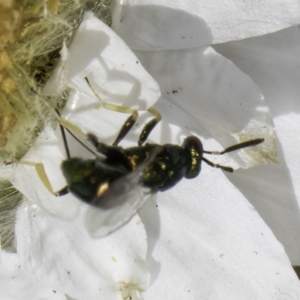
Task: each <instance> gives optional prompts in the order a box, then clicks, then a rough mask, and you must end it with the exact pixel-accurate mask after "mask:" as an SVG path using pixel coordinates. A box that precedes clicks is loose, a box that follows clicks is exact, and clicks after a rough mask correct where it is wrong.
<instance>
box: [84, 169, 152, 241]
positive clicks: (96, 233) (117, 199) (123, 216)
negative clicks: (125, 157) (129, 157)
mask: <svg viewBox="0 0 300 300" xmlns="http://www.w3.org/2000/svg"><path fill="white" fill-rule="evenodd" d="M141 176H142V172H141V171H138V172H131V173H129V174H127V175H125V176H124V177H122V178H120V179H118V180H116V181H115V182H113V183H112V184H111V185H110V187H109V190H108V191H107V192H106V193H105V195H103V196H101V197H99V198H98V199H95V201H99V202H100V201H101V206H89V208H88V209H87V211H86V215H85V225H86V228H87V230H88V231H89V232H90V234H91V235H92V236H93V237H102V236H105V235H108V234H109V233H111V232H113V231H115V230H116V229H118V228H120V227H121V226H123V225H124V224H126V223H127V222H128V221H129V220H130V219H131V218H132V217H133V216H134V215H135V214H136V213H137V211H138V210H139V209H140V208H141V207H142V206H143V204H144V203H145V202H146V200H147V199H148V198H149V196H150V195H149V194H150V193H149V191H150V190H149V189H145V188H144V187H142V186H141V185H139V180H140V177H141ZM147 194H148V195H147ZM95 204H96V203H95Z"/></svg>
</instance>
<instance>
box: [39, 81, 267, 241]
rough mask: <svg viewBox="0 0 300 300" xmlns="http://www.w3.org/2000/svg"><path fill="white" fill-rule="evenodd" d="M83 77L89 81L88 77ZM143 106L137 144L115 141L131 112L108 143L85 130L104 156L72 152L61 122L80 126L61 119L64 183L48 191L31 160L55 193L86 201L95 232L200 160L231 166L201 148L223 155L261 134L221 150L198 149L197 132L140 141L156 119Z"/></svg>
mask: <svg viewBox="0 0 300 300" xmlns="http://www.w3.org/2000/svg"><path fill="white" fill-rule="evenodd" d="M86 81H87V83H88V84H89V86H90V83H89V81H88V79H87V78H86ZM90 87H91V86H90ZM91 88H92V87H91ZM95 95H96V94H95ZM106 108H109V109H113V110H116V111H121V112H128V111H127V110H126V109H125V108H124V107H117V106H112V107H111V106H109V105H108V104H106ZM148 111H149V112H151V113H152V114H153V115H154V116H155V118H154V119H153V120H152V121H150V122H148V123H146V125H145V126H144V128H143V130H142V132H141V134H140V137H139V139H138V146H135V147H130V148H122V147H120V146H118V144H119V142H120V141H121V140H122V139H123V138H124V136H125V135H126V134H127V133H128V131H129V130H130V129H131V128H132V126H133V124H134V122H135V120H136V114H135V113H134V112H133V113H132V115H131V116H130V117H129V118H128V119H127V120H126V122H125V124H124V125H123V127H122V128H121V130H120V132H119V134H118V136H117V138H116V140H115V141H114V143H113V144H112V145H107V144H104V143H101V142H98V139H97V137H96V136H94V135H93V134H88V135H85V137H86V138H87V140H88V141H89V142H91V143H92V144H93V145H94V147H95V148H96V149H97V151H98V152H99V153H101V154H103V155H104V156H105V158H104V159H102V158H99V157H98V156H97V154H95V153H94V152H93V151H92V150H91V149H90V148H88V147H86V146H85V145H84V147H86V148H87V149H88V150H89V151H91V152H92V153H93V154H95V156H96V158H95V159H82V158H76V157H71V155H70V152H69V149H68V145H67V141H66V137H65V132H64V127H65V129H66V130H67V131H68V132H69V133H70V134H71V135H72V136H73V137H74V138H75V139H77V137H76V136H75V135H74V134H73V133H72V132H80V129H79V128H77V127H76V126H74V125H73V124H70V123H68V122H67V121H64V120H62V119H60V124H61V130H62V136H63V140H64V145H65V149H66V153H67V157H68V158H67V159H66V160H64V161H63V162H62V165H61V169H62V172H63V174H64V177H65V179H66V181H67V186H65V187H64V188H63V189H61V190H60V191H58V192H53V190H52V187H51V184H50V183H49V180H48V178H47V175H46V174H45V172H44V168H43V166H41V164H36V165H35V167H36V170H37V172H38V175H39V177H40V178H41V180H42V181H43V183H44V185H45V186H46V187H47V189H48V190H49V191H50V192H51V193H53V194H54V195H55V196H63V195H65V194H67V193H68V192H71V193H72V194H73V195H75V196H76V197H77V198H78V199H80V200H82V201H84V202H85V203H87V204H89V205H90V206H89V207H90V210H89V213H88V214H87V215H86V225H87V228H88V230H89V231H90V232H91V233H92V235H94V236H96V237H100V236H104V235H107V234H109V233H110V232H112V231H114V230H116V229H117V228H119V227H121V226H122V225H124V224H125V223H126V222H128V221H129V220H130V219H131V218H132V217H133V215H134V214H136V212H137V211H138V210H139V209H140V208H141V207H142V205H143V204H144V202H145V201H146V199H147V196H148V195H151V194H153V193H156V192H163V191H165V190H168V189H170V188H172V187H173V186H175V185H176V184H177V183H178V182H179V181H180V180H182V179H183V178H187V179H190V178H195V177H197V176H198V175H199V173H200V171H201V163H202V161H204V162H205V163H207V164H208V165H210V166H212V167H216V168H220V169H222V170H224V171H227V172H233V169H232V168H231V167H228V166H222V165H218V164H214V163H212V162H211V161H209V160H208V159H206V158H205V157H204V154H213V155H222V154H225V153H228V152H231V151H235V150H238V149H241V148H245V147H250V146H255V145H258V144H260V143H262V142H263V141H264V139H254V140H250V141H246V142H243V143H239V144H236V145H233V146H231V147H228V148H226V149H225V150H223V151H221V152H217V151H205V150H203V146H202V143H201V141H200V139H199V138H197V137H196V136H189V137H187V138H186V139H185V140H184V142H183V144H182V145H181V146H179V145H173V144H165V145H159V144H150V143H147V144H144V142H145V140H146V139H147V137H148V135H149V133H150V132H151V130H152V129H153V127H154V126H155V125H156V124H157V123H158V122H159V120H160V114H159V113H158V112H157V111H156V110H155V109H154V108H151V109H149V110H148ZM80 134H83V133H82V132H81V133H80ZM77 140H78V139H77ZM78 141H79V140H78ZM79 142H80V143H81V141H79ZM81 144H82V143H81Z"/></svg>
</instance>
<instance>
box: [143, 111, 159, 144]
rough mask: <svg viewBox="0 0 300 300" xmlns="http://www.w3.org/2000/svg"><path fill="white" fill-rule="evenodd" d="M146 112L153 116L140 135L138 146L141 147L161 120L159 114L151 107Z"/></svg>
mask: <svg viewBox="0 0 300 300" xmlns="http://www.w3.org/2000/svg"><path fill="white" fill-rule="evenodd" d="M148 112H149V113H150V114H152V115H153V116H154V119H152V120H150V121H149V122H148V123H147V124H146V125H145V126H144V128H143V130H142V133H141V134H140V137H139V141H138V145H139V146H142V145H143V144H144V142H145V141H146V139H147V138H148V136H149V134H150V133H151V131H152V130H153V128H154V127H155V126H156V125H157V123H159V121H160V120H161V114H160V113H159V112H158V111H157V110H156V109H155V108H153V107H150V108H148Z"/></svg>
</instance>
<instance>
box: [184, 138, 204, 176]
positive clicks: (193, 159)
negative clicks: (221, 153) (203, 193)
mask: <svg viewBox="0 0 300 300" xmlns="http://www.w3.org/2000/svg"><path fill="white" fill-rule="evenodd" d="M182 147H183V148H184V149H185V150H186V153H187V155H188V156H189V161H190V163H189V167H188V169H187V171H186V174H185V178H194V177H197V176H198V175H199V173H200V171H201V160H202V155H203V146H202V143H201V141H200V140H199V139H198V138H197V137H196V136H189V137H187V138H186V139H185V140H184V142H183V144H182Z"/></svg>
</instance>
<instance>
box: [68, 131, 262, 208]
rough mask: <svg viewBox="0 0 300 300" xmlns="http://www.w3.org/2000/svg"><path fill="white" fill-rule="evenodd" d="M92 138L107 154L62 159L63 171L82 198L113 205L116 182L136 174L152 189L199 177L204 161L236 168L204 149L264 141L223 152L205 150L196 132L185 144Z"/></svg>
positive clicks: (69, 184)
mask: <svg viewBox="0 0 300 300" xmlns="http://www.w3.org/2000/svg"><path fill="white" fill-rule="evenodd" d="M88 140H89V141H90V142H91V143H92V144H93V145H94V146H95V147H96V149H97V151H98V152H100V153H102V154H104V155H105V156H106V158H105V159H104V160H99V159H95V160H91V159H89V160H83V159H81V158H69V159H67V160H65V161H64V162H63V163H62V171H63V173H64V176H65V178H66V180H67V183H68V187H67V189H68V190H69V191H70V192H72V193H73V194H74V195H75V196H76V197H78V198H79V199H81V200H83V201H85V202H87V203H89V204H91V205H95V206H98V207H111V206H112V205H113V204H111V203H108V202H107V199H106V197H105V194H106V193H108V192H109V190H110V189H111V186H112V184H113V188H114V189H119V188H120V186H121V184H124V183H126V181H128V178H132V177H133V174H136V181H135V183H134V184H135V185H139V186H140V187H142V188H144V189H146V190H148V191H151V192H152V193H153V192H158V191H165V190H168V189H170V188H172V187H173V186H174V185H176V184H177V183H178V182H179V181H180V180H181V179H183V178H188V179H190V178H195V177H197V176H198V175H199V173H200V171H201V163H202V161H204V162H206V163H208V164H209V165H210V166H212V167H217V168H221V169H223V170H224V171H227V172H233V169H232V168H231V167H227V166H221V165H217V164H213V163H212V162H210V161H209V160H207V159H206V158H205V157H203V154H204V153H207V154H224V153H227V152H230V151H234V150H237V149H241V148H245V147H249V146H255V145H257V144H260V143H262V142H263V139H255V140H250V141H247V142H244V143H240V144H237V145H234V146H231V147H229V148H227V149H225V150H224V151H222V152H211V151H204V150H203V146H202V143H201V141H200V139H199V138H197V137H196V136H189V137H187V138H186V139H185V140H184V142H183V144H182V145H181V146H178V145H173V144H165V145H158V144H145V145H142V146H136V147H130V148H122V147H119V146H110V145H106V144H104V143H100V142H98V140H97V138H96V137H95V136H94V135H92V134H88ZM132 188H134V186H132ZM102 198H103V199H102ZM110 200H111V201H112V202H114V201H113V200H112V199H110Z"/></svg>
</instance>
